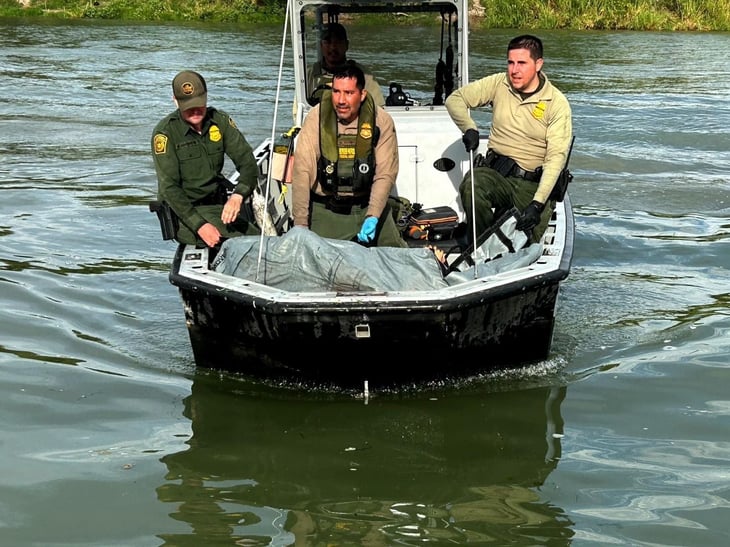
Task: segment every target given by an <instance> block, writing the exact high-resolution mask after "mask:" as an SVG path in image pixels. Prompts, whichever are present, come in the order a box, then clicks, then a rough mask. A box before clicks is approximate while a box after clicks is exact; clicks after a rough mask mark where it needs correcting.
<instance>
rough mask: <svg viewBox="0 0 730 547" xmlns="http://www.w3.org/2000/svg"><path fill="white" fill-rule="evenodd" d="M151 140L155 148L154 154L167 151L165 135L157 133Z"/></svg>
mask: <svg viewBox="0 0 730 547" xmlns="http://www.w3.org/2000/svg"><path fill="white" fill-rule="evenodd" d="M152 142H153V146H154V148H155V154H164V153H166V152H167V135H163V134H162V133H157V135H155V138H154V140H153V141H152Z"/></svg>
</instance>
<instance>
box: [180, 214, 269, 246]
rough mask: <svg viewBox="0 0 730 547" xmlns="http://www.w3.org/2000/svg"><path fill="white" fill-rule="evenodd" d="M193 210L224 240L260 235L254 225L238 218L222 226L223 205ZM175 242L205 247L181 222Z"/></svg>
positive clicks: (196, 235) (259, 231)
mask: <svg viewBox="0 0 730 547" xmlns="http://www.w3.org/2000/svg"><path fill="white" fill-rule="evenodd" d="M195 210H196V211H197V212H198V213H199V214H200V216H202V217H203V218H204V219H205V220H207V221H208V222H210V223H211V224H212V225H213V226H215V227H216V228H218V231H219V232H220V233H221V236H223V237H224V238H226V239H228V238H231V237H238V236H244V235H246V236H255V235H259V234H260V233H261V230H259V229H258V228H257V227H256V225H255V224H252V223H250V222H248V221H246V220H244V219H242V218H241V217H240V216H239V217H238V218H237V219H236V220H234V221H233V222H231V223H230V224H223V221H222V220H221V213H223V205H198V206H197V207H196V208H195ZM175 240H176V241H178V242H179V243H185V244H187V245H196V246H198V247H205V243H204V242H203V240H202V239H200V238H199V237H198V234H195V233H193V231H192V230H191V229H190V228H189V227H188V226H186V225H185V224H183V223H182V221H181V222H180V227H179V228H178V230H177V235H176V236H175Z"/></svg>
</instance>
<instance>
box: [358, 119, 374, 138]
mask: <svg viewBox="0 0 730 547" xmlns="http://www.w3.org/2000/svg"><path fill="white" fill-rule="evenodd" d="M372 136H373V126H372V125H370V124H369V123H368V122H365V123H364V124H362V127H360V137H362V138H363V139H370V138H372Z"/></svg>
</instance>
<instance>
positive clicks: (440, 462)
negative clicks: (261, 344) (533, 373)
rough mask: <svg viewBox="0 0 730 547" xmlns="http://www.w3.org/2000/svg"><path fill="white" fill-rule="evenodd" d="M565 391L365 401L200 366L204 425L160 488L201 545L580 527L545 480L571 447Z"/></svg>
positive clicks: (175, 458) (170, 464) (530, 533)
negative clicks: (565, 446)
mask: <svg viewBox="0 0 730 547" xmlns="http://www.w3.org/2000/svg"><path fill="white" fill-rule="evenodd" d="M565 391H566V388H565V387H562V386H561V387H558V386H556V387H541V388H534V389H526V390H522V391H517V392H503V393H498V392H495V393H486V394H485V393H480V394H459V396H458V397H457V398H452V397H454V395H453V394H451V395H450V396H444V398H439V397H438V396H434V397H432V398H427V399H422V400H413V399H410V400H398V399H393V398H382V399H381V398H376V399H374V400H370V401H369V402H368V404H363V403H362V402H359V401H355V400H352V399H346V398H341V397H337V396H333V395H329V396H326V397H321V398H317V397H316V396H314V395H309V396H300V397H297V396H294V395H290V394H282V393H280V392H279V393H275V394H269V395H267V394H262V393H261V390H260V387H257V388H256V390H255V391H254V390H251V391H248V389H247V387H246V386H242V387H241V389H238V390H236V389H231V384H230V380H229V381H222V380H220V379H219V378H218V377H217V376H216V375H213V374H207V375H206V374H203V373H198V374H197V375H196V376H195V379H194V383H193V386H192V393H191V395H190V396H189V397H188V398H187V399H186V400H185V411H184V414H185V416H186V417H187V418H188V419H190V420H191V422H192V430H193V435H192V437H191V438H190V439H189V441H188V443H187V444H188V449H187V450H185V451H182V452H178V453H175V454H169V455H166V456H164V457H163V458H162V461H163V462H164V463H165V465H166V466H167V468H168V474H167V477H166V479H167V482H166V483H165V484H163V485H161V486H160V487H159V488H158V490H157V494H158V497H159V499H160V500H161V501H163V502H167V503H169V504H172V507H171V510H170V514H171V516H172V517H173V518H175V519H177V520H181V521H184V522H187V523H188V524H189V525H190V528H191V530H190V535H191V536H192V535H194V537H195V541H196V542H197V543H198V544H204V543H206V542H207V541H213V540H214V539H217V540H221V539H222V538H230V539H233V540H236V541H241V542H244V541H250V542H252V544H254V543H253V542H255V544H261V545H263V544H271V545H288V544H291V543H292V542H293V541H294V540H295V539H296V541H298V542H302V544H325V543H327V540H328V538H330V539H332V538H336V540H335V541H336V543H338V544H352V545H355V544H359V545H362V544H370V545H374V544H378V545H380V544H383V545H385V544H392V543H394V542H398V543H400V544H411V543H413V544H415V543H422V542H423V541H426V540H427V541H444V542H458V543H462V542H467V541H468V542H487V541H489V542H494V541H497V542H499V543H507V542H510V541H512V540H515V539H516V538H518V537H522V538H524V537H533V538H535V540H537V539H538V538H563V539H566V538H570V537H571V535H572V532H571V529H570V525H571V524H572V523H571V522H570V520H569V519H568V518H567V517H566V515H565V514H564V512H563V511H562V509H560V508H559V507H555V506H552V505H551V504H548V503H544V502H542V501H541V500H540V497H539V495H538V493H537V491H536V488H538V487H540V486H541V485H542V484H543V483H544V481H545V479H546V478H547V476H548V475H549V474H550V473H551V472H552V471H553V470H554V469H555V467H556V466H557V464H558V461H559V460H560V456H561V452H560V450H561V448H560V437H561V436H562V431H563V421H562V418H561V414H560V405H561V403H562V401H563V399H564V397H565ZM517 529H519V533H517V532H516V530H517ZM186 538H187V539H191V537H190V536H184V535H183V536H180V535H179V534H178V535H165V536H163V539H164V540H165V541H166V544H168V545H179V544H181V543H185V541H186Z"/></svg>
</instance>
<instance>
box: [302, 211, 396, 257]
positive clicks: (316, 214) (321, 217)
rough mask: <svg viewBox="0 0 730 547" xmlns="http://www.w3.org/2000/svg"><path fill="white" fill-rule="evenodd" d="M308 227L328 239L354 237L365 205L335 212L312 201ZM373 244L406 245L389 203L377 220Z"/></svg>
mask: <svg viewBox="0 0 730 547" xmlns="http://www.w3.org/2000/svg"><path fill="white" fill-rule="evenodd" d="M311 205H312V220H311V226H310V229H311V230H312V231H313V232H314V233H315V234H317V235H320V236H322V237H328V238H330V239H344V240H353V239H356V236H357V233H358V232H359V231H360V227H361V226H362V223H363V221H364V220H365V217H366V216H367V213H368V209H367V207H360V206H359V205H355V206H353V208H352V210H351V211H350V214H342V213H335V212H333V211H330V210H329V209H327V208H326V206H325V204H324V203H318V202H313V203H312V204H311ZM375 245H377V246H378V247H408V244H407V243H406V241H405V240H404V239H403V236H402V235H401V232H400V230H398V227H397V226H396V224H395V220H393V213H392V212H391V208H390V205H386V206H385V209H384V210H383V214H381V215H380V219H379V220H378V228H377V230H376V232H375Z"/></svg>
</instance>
